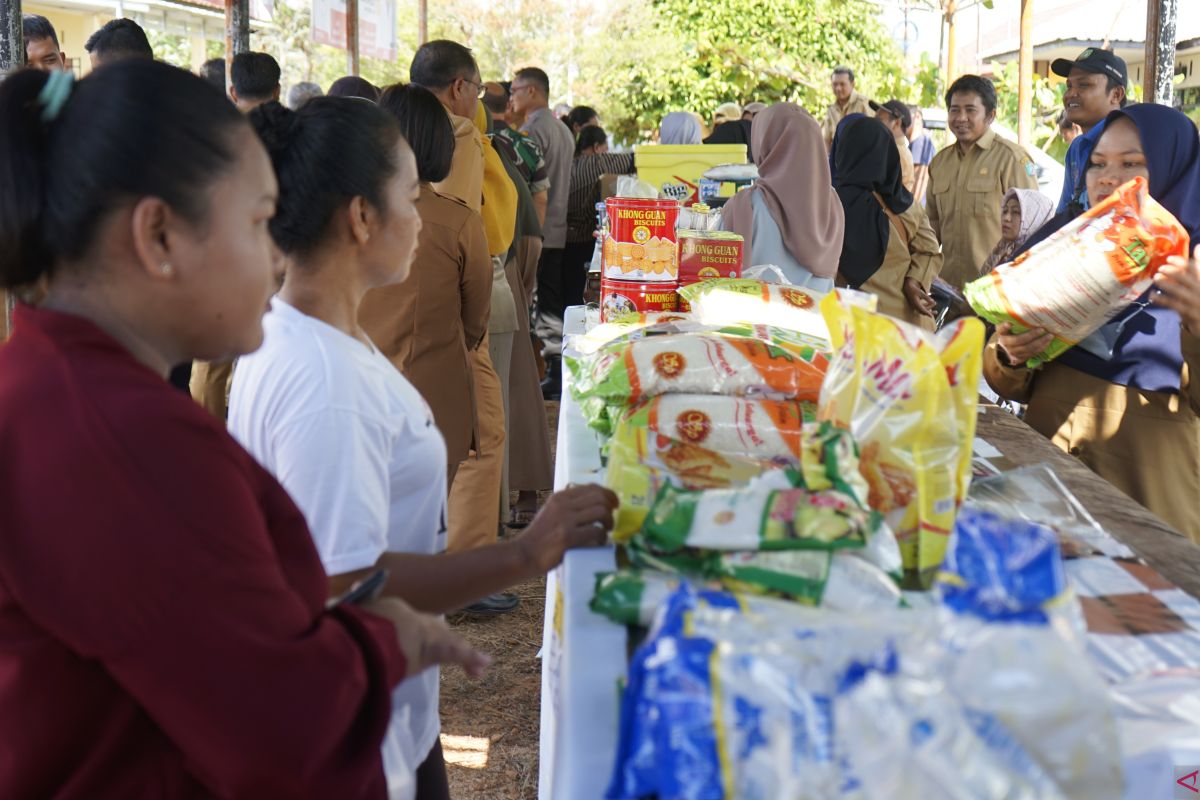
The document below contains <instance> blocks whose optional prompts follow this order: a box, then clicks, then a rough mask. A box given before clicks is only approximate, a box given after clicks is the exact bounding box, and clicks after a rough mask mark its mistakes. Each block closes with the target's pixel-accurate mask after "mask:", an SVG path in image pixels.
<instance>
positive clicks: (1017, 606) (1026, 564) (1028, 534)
mask: <svg viewBox="0 0 1200 800" xmlns="http://www.w3.org/2000/svg"><path fill="white" fill-rule="evenodd" d="M937 586H938V589H939V590H940V592H941V594H942V598H943V601H944V602H945V604H946V606H947V607H949V608H952V609H954V610H955V611H958V612H960V613H967V614H974V615H976V616H979V617H981V618H983V619H987V620H995V621H1001V622H1014V621H1016V622H1046V621H1047V620H1048V617H1047V613H1046V610H1047V608H1049V607H1050V606H1054V605H1059V606H1061V605H1063V604H1064V603H1066V602H1068V601H1069V599H1070V589H1069V587H1068V585H1067V576H1066V572H1065V571H1064V570H1063V563H1062V555H1061V552H1060V551H1059V548H1058V541H1057V539H1056V538H1055V536H1054V532H1053V531H1051V530H1050V529H1049V528H1046V527H1043V526H1041V525H1037V524H1034V523H1031V522H1025V521H1020V520H1013V519H1007V518H1005V517H1001V516H999V515H997V514H993V513H992V512H990V511H982V510H979V509H975V508H971V507H966V508H964V509H963V510H962V511H961V512H960V513H959V515H958V520H957V521H956V523H955V528H954V540H953V544H952V545H951V547H950V548H949V549H948V550H947V552H946V562H945V563H944V564H943V565H942V569H941V572H940V573H939V574H938V578H937Z"/></svg>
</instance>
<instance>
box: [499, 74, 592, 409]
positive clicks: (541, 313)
mask: <svg viewBox="0 0 1200 800" xmlns="http://www.w3.org/2000/svg"><path fill="white" fill-rule="evenodd" d="M511 93H512V99H511V103H512V107H513V111H515V112H516V114H517V116H521V117H524V118H525V124H524V125H522V126H521V132H522V133H526V134H529V136H530V137H531V138H532V139H533V140H534V141H535V142H537V143H538V146H539V147H541V148H542V155H543V156H544V157H545V159H546V169H547V171H548V172H549V176H550V192H549V196H548V198H547V203H546V223H545V225H543V226H542V240H543V241H542V257H541V260H540V261H538V281H537V286H538V288H537V291H538V300H537V335H538V338H539V339H541V340H542V343H543V345H544V349H543V350H542V354H543V356H544V357H545V359H546V380H545V381H544V382H543V383H542V394H543V396H545V397H546V398H547V399H550V400H557V399H558V396H559V394H560V393H561V391H562V325H563V312H564V311H565V309H566V307H567V306H572V305H579V304H580V303H582V302H583V289H584V285H585V284H586V283H587V268H586V266H582V267H581V266H580V265H567V264H564V262H563V251H564V248H565V247H566V243H567V201H568V199H569V196H570V189H571V161H572V159H573V158H574V157H575V137H574V135H572V133H571V130H570V128H568V127H567V126H566V125H564V124H562V122H560V121H559V120H558V118H556V117H555V116H554V114H553V113H552V112H551V111H550V78H549V76H548V75H546V73H545V72H544V71H542V70H540V69H538V68H537V67H526V68H525V69H522V70H518V71H517V74H516V75H515V76H514V77H513V82H512V89H511Z"/></svg>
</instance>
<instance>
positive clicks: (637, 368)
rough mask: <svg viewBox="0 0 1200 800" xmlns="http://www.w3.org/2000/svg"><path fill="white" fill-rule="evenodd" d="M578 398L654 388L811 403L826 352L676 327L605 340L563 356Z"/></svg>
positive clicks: (631, 395) (635, 394)
mask: <svg viewBox="0 0 1200 800" xmlns="http://www.w3.org/2000/svg"><path fill="white" fill-rule="evenodd" d="M566 363H567V366H568V368H569V369H570V370H571V372H572V374H573V376H574V380H573V381H572V382H571V391H572V392H573V393H574V395H575V397H576V398H577V399H581V400H582V399H585V398H599V399H602V400H604V401H605V402H606V403H609V404H615V403H623V404H626V405H631V404H633V403H636V402H638V401H639V400H642V399H644V398H647V397H654V396H656V395H660V394H669V393H681V394H726V395H735V396H739V397H772V398H775V399H780V400H808V401H811V402H815V401H816V399H817V395H818V394H819V393H820V391H821V381H822V380H823V379H824V377H825V369H826V367H827V366H828V365H829V358H828V354H827V353H826V352H823V351H820V350H817V349H816V348H812V347H786V348H785V347H780V346H777V345H774V344H770V343H767V342H763V341H760V340H759V339H754V338H749V337H745V336H728V335H724V334H720V333H680V334H673V335H666V336H653V337H649V338H645V339H638V340H634V341H630V342H620V343H616V344H610V345H608V346H606V347H605V348H603V349H602V350H601V351H599V352H598V353H596V354H594V355H592V356H589V357H585V358H579V359H576V358H572V357H569V356H568V357H567V358H566Z"/></svg>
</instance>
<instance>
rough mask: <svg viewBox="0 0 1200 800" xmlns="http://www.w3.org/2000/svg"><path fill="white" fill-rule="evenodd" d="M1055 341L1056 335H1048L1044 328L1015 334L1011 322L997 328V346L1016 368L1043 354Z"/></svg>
mask: <svg viewBox="0 0 1200 800" xmlns="http://www.w3.org/2000/svg"><path fill="white" fill-rule="evenodd" d="M1053 341H1054V335H1053V334H1051V333H1047V332H1046V330H1045V329H1044V328H1033V329H1031V330H1028V331H1025V333H1018V334H1014V333H1013V332H1012V323H1011V322H1001V323H1000V324H999V325H997V326H996V344H997V345H999V346H1000V349H1001V350H1003V351H1004V354H1005V355H1006V356H1008V360H1009V362H1010V363H1011V364H1012V366H1014V367H1023V366H1025V362H1026V361H1028V360H1029V359H1031V358H1033V357H1034V356H1036V355H1038V354H1039V353H1041V352H1042V351H1043V350H1045V349H1046V348H1047V347H1049V346H1050V343H1051V342H1053Z"/></svg>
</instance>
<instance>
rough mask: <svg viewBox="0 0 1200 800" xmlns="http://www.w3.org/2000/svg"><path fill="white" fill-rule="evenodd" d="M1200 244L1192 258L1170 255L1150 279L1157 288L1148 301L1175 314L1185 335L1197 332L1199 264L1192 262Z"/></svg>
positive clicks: (1199, 317) (1199, 314)
mask: <svg viewBox="0 0 1200 800" xmlns="http://www.w3.org/2000/svg"><path fill="white" fill-rule="evenodd" d="M1196 253H1200V245H1197V247H1196V250H1195V251H1194V252H1193V253H1192V258H1190V259H1185V258H1182V257H1180V256H1171V257H1170V258H1168V259H1167V263H1166V264H1163V265H1162V266H1161V267H1159V270H1158V274H1156V275H1155V276H1154V286H1155V288H1156V289H1158V292H1156V293H1155V294H1154V295H1153V296H1152V298H1151V300H1152V301H1153V302H1154V304H1155V305H1158V306H1162V307H1163V308H1169V309H1171V310H1172V311H1175V312H1178V314H1179V318H1180V319H1181V320H1182V321H1183V327H1185V328H1187V331H1188V333H1191V334H1196V333H1200V263H1198V262H1197V260H1196Z"/></svg>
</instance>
